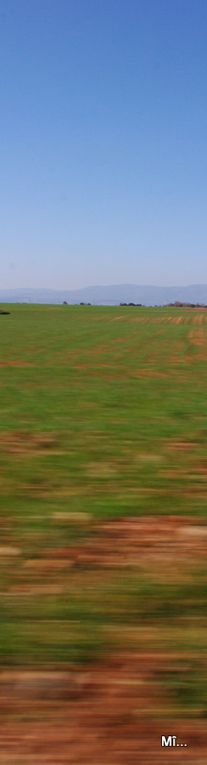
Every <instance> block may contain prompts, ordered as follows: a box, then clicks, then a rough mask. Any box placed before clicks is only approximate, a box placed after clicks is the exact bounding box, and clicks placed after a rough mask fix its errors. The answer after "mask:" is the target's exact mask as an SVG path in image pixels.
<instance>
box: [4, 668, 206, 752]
mask: <svg viewBox="0 0 207 765" xmlns="http://www.w3.org/2000/svg"><path fill="white" fill-rule="evenodd" d="M158 661H159V657H158ZM154 664H155V662H154V657H153V656H151V655H145V656H143V657H140V655H139V656H134V657H133V658H132V656H131V657H129V656H120V657H119V658H117V659H114V660H113V661H112V660H111V661H110V662H108V663H107V665H106V666H104V665H99V666H96V667H94V668H93V669H92V670H90V671H89V670H88V671H85V672H82V673H81V672H80V671H79V672H78V671H77V672H76V673H74V676H73V677H71V675H70V674H69V675H68V676H67V673H65V675H66V679H65V680H64V678H63V675H64V673H62V675H61V678H60V674H59V675H57V679H56V680H55V677H54V675H53V676H52V677H51V675H50V679H48V681H47V678H46V676H45V674H42V676H41V674H40V673H39V675H38V678H37V679H36V682H34V678H32V676H31V675H30V676H28V674H27V676H25V675H24V673H19V676H18V683H19V685H18V688H17V687H16V686H15V683H16V685H17V678H16V677H15V676H13V678H12V675H11V674H10V676H9V677H7V676H6V675H5V676H4V683H3V684H2V683H1V684H0V707H1V718H2V721H1V725H0V735H1V751H0V763H2V765H3V763H10V765H12V764H13V763H14V764H15V765H23V763H25V764H27V763H35V764H36V763H39V764H40V765H41V763H48V765H56V764H57V763H71V765H75V763H77V764H78V763H79V765H125V764H126V763H127V765H137V763H140V765H141V764H142V763H143V764H144V765H151V762H152V759H153V762H155V763H157V765H158V763H160V762H161V759H162V757H163V759H164V762H165V763H167V765H168V763H170V762H171V761H172V757H173V761H175V762H176V763H179V765H181V763H183V761H184V762H187V763H194V764H195V763H197V765H201V763H203V765H204V763H205V762H206V761H207V760H206V758H207V736H206V723H205V720H190V719H183V720H179V719H175V718H174V717H173V715H172V716H171V718H169V717H167V718H166V717H165V710H164V709H163V708H162V710H160V713H159V704H160V700H159V694H158V692H157V690H156V691H155V689H154V690H153V687H152V686H151V682H150V678H151V674H152V670H153V668H154ZM12 684H13V696H12V701H11V691H12ZM2 685H3V690H2ZM9 717H10V720H9ZM161 735H176V736H177V738H178V742H180V743H187V747H186V748H183V749H179V748H177V749H175V750H174V751H173V752H172V750H171V749H167V748H165V750H163V749H162V748H161V743H160V737H161Z"/></svg>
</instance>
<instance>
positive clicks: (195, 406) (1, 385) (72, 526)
mask: <svg viewBox="0 0 207 765" xmlns="http://www.w3.org/2000/svg"><path fill="white" fill-rule="evenodd" d="M0 322H1V333H0V534H1V542H0V570H1V581H2V592H1V595H0V599H1V635H0V662H1V666H3V665H9V664H12V665H15V664H18V665H19V664H22V663H23V662H24V661H25V662H26V663H29V664H31V665H38V664H39V663H40V664H41V663H46V662H47V661H48V662H49V664H51V663H53V664H55V665H57V664H58V663H59V662H60V663H61V662H76V661H84V662H85V661H91V659H92V658H94V659H96V658H97V656H99V655H100V652H106V651H107V650H109V649H110V646H111V640H112V643H113V641H114V638H113V639H112V637H111V636H112V633H113V630H114V627H117V630H118V629H121V625H122V624H123V623H124V624H125V625H126V626H127V625H128V626H129V627H130V625H136V626H139V625H140V626H141V625H144V624H145V623H151V624H152V626H154V625H156V624H157V627H158V631H159V630H160V645H162V630H163V625H164V626H165V625H170V624H172V630H173V629H174V627H175V625H176V624H178V625H179V629H180V621H179V620H180V619H181V617H182V618H183V619H189V620H190V625H191V627H193V625H194V624H196V620H198V619H202V618H206V614H207V590H206V572H205V565H204V562H203V564H202V565H203V569H204V570H203V569H202V582H200V580H199V579H198V577H197V578H196V575H195V574H193V576H192V580H191V582H190V583H189V582H188V583H187V584H186V582H185V581H180V583H179V586H178V585H177V583H173V584H170V583H168V582H166V583H165V584H160V581H159V577H158V578H156V577H154V578H153V577H152V576H151V574H150V572H149V575H148V576H145V577H144V578H143V577H141V574H137V573H136V575H135V574H134V572H133V571H132V572H131V573H127V575H126V577H125V575H124V576H123V574H122V575H120V580H119V584H118V583H117V579H116V577H115V575H114V572H113V568H112V569H111V570H110V568H109V573H110V578H111V583H110V586H109V584H108V579H107V572H106V570H102V572H101V574H100V576H101V586H100V583H99V580H98V574H97V578H96V573H93V577H92V579H91V583H90V563H89V565H88V568H87V566H86V568H85V571H84V568H83V571H82V570H81V569H80V571H79V568H78V567H77V570H76V567H75V569H74V570H73V568H72V569H70V567H68V566H67V561H66V564H65V568H64V559H63V564H62V563H61V564H60V567H59V568H58V567H57V560H58V559H59V558H60V560H61V551H63V550H64V548H67V549H68V550H69V551H71V555H73V554H74V556H75V554H76V553H75V551H76V548H77V547H80V545H84V544H85V542H87V543H88V544H89V546H90V545H96V538H97V540H98V539H99V527H100V524H102V523H103V521H104V520H107V519H115V518H117V519H118V518H121V517H127V516H129V517H131V516H133V517H134V516H137V517H142V516H144V517H147V516H150V517H152V516H153V515H155V516H159V517H167V516H168V515H170V516H173V515H174V516H181V517H183V516H186V517H188V516H189V519H190V518H194V519H195V516H196V518H197V523H198V524H200V523H201V524H202V525H205V524H206V497H207V494H206V488H207V457H206V445H207V402H206V379H207V377H206V373H207V314H206V313H205V312H203V313H199V312H197V311H192V310H187V309H186V310H180V309H176V310H175V309H174V310H173V309H172V308H171V309H170V308H166V309H150V308H139V309H136V308H113V307H111V308H108V307H107V308H101V307H100V308H95V307H81V308H80V307H71V306H27V305H25V306H24V305H22V306H21V305H12V306H11V315H10V316H2V317H0ZM58 513H59V514H60V519H59V520H58ZM79 513H86V514H87V513H88V514H90V518H91V521H90V522H89V524H88V525H87V524H86V525H84V523H82V522H81V521H79V520H78V517H79V518H80V516H78V514H79ZM61 514H62V516H61ZM63 514H65V521H64V520H61V517H62V518H64V516H63ZM76 514H77V522H74V521H73V522H72V523H70V515H71V518H72V516H74V517H75V516H76ZM189 522H190V520H189ZM3 547H7V548H9V547H14V548H16V549H17V551H18V554H17V555H16V557H13V558H12V553H11V555H10V553H9V550H8V551H7V555H6V556H5V555H4V554H3V552H2V548H3ZM73 551H74V553H73ZM47 559H48V560H50V565H49V564H48V568H47V566H46V567H45V568H44V561H45V560H47ZM74 559H75V558H74ZM51 560H52V561H53V565H52V564H51ZM28 561H29V564H30V566H27V562H28ZM35 561H37V564H38V563H39V569H38V565H37V567H36V568H35V565H34V568H32V565H33V564H34V562H35ZM198 562H199V555H198ZM61 566H62V568H61ZM166 567H167V563H166ZM43 586H45V587H48V591H49V588H50V587H51V588H54V589H55V587H56V588H57V592H58V593H59V594H58V595H57V597H55V598H54V597H53V595H50V594H48V595H47V594H46V595H44V596H43V595H42V596H41V587H43ZM35 587H36V588H37V590H38V588H39V591H40V595H38V597H36V596H35V594H34V591H35ZM15 588H16V594H15ZM119 625H120V626H119ZM181 631H182V625H181ZM114 634H115V633H114ZM116 635H117V633H116ZM116 641H118V638H117V636H116V640H115V642H114V647H115V648H116V646H117V645H118V642H117V644H116ZM121 642H123V641H121ZM206 648H207V646H206V644H204V648H203V650H204V652H205V650H206ZM184 649H185V641H184ZM196 671H197V670H196ZM194 674H195V672H194ZM193 677H194V675H193ZM176 678H177V679H176ZM166 682H167V683H168V684H169V686H170V684H171V680H170V681H169V678H168V680H166ZM173 682H175V687H176V688H177V689H178V688H179V687H180V682H181V681H180V675H179V672H178V674H177V675H176V673H175V674H174V681H173ZM183 682H184V681H183ZM192 682H194V681H193V680H192ZM195 683H196V681H195ZM202 683H203V680H202ZM181 685H182V683H181ZM173 688H174V686H173ZM183 688H184V690H183V691H182V693H183V695H182V694H181V695H182V699H183V704H185V703H186V705H187V701H186V699H188V694H191V690H190V691H189V686H188V684H187V686H186V685H185V682H184V686H183ZM173 692H174V690H173ZM204 697H205V691H203V684H202V698H203V699H204ZM193 698H194V696H193ZM196 699H197V696H196ZM203 703H204V701H203ZM196 705H197V701H196V700H195V706H196Z"/></svg>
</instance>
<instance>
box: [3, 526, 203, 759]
mask: <svg viewBox="0 0 207 765" xmlns="http://www.w3.org/2000/svg"><path fill="white" fill-rule="evenodd" d="M79 520H80V521H81V519H79ZM88 521H90V518H89V519H88ZM94 532H95V533H94V535H93V539H91V540H90V538H86V540H85V541H83V543H82V544H81V545H79V546H77V547H76V549H74V547H73V548H72V547H71V548H70V547H66V548H62V547H61V548H59V549H55V550H54V551H52V550H51V549H49V550H48V553H46V550H44V557H42V558H39V559H38V560H35V561H32V560H31V561H29V560H28V561H26V565H27V566H28V564H29V563H31V566H32V563H34V564H35V565H36V566H37V572H38V573H39V574H40V575H41V570H39V571H38V569H41V564H43V565H46V567H48V571H49V575H50V564H52V566H54V567H55V583H56V585H57V583H58V566H59V564H61V565H62V564H63V565H65V564H66V565H68V564H69V566H71V567H72V568H71V569H70V571H71V577H72V582H73V585H75V584H76V586H80V585H81V582H82V583H83V585H84V586H87V582H88V585H89V586H90V580H91V585H92V587H93V586H94V583H95V585H96V586H98V583H100V582H101V581H103V577H104V581H105V582H106V581H109V582H112V581H113V572H114V573H115V572H116V571H117V572H119V571H121V570H122V571H123V568H125V570H126V569H127V568H131V569H132V570H133V569H136V568H137V567H138V568H140V569H141V570H142V569H143V571H144V572H146V573H147V574H150V573H153V571H154V570H155V569H156V576H157V574H159V575H160V576H161V577H162V576H164V579H165V580H166V579H168V580H169V578H172V579H173V580H175V579H176V577H177V576H178V580H179V581H180V574H179V567H180V566H181V567H182V566H183V571H184V572H185V574H186V573H187V572H188V574H189V576H190V575H191V573H192V570H193V566H198V564H199V562H201V564H202V560H203V561H204V562H205V559H206V553H207V526H205V525H204V524H202V523H201V521H198V519H196V518H192V519H189V518H187V517H180V516H174V517H162V516H157V517H155V516H151V517H148V518H146V516H145V517H141V518H133V517H132V518H123V519H118V520H111V521H104V522H102V523H101V524H99V525H98V526H97V528H94ZM24 565H25V564H23V568H24ZM33 573H34V572H33ZM28 577H29V571H28ZM107 578H109V579H107ZM32 582H33V584H34V577H33V574H32ZM46 584H47V579H46V581H45V578H44V581H43V582H42V584H41V580H40V585H41V586H43V587H44V586H45V585H46ZM50 584H51V582H50ZM40 592H41V587H40ZM115 607H116V604H114V608H115ZM140 627H141V631H142V625H140V626H139V625H138V628H139V630H140ZM204 627H205V625H204ZM178 628H179V627H178ZM201 628H202V625H201ZM153 629H154V630H156V626H154V628H153V627H152V625H150V624H149V625H148V626H147V627H146V626H145V627H144V625H143V632H142V638H141V640H140V642H138V638H136V634H135V632H136V631H135V632H134V637H133V641H131V645H132V642H133V647H132V650H130V627H127V626H126V627H125V625H123V627H122V625H118V626H115V630H116V633H117V634H116V642H117V635H121V633H122V632H123V633H124V630H126V631H128V632H127V634H126V636H125V638H124V640H125V644H126V642H127V645H128V649H127V651H126V650H124V648H123V643H122V646H121V640H120V647H117V653H116V656H114V655H113V649H112V651H111V656H108V657H106V658H105V659H104V660H102V661H97V663H96V664H93V665H92V666H88V668H81V667H76V669H74V667H71V668H70V667H63V669H62V671H61V672H60V671H57V672H54V671H50V672H49V671H42V670H41V671H39V672H35V671H33V672H32V671H30V672H28V671H27V672H26V671H25V670H24V669H23V668H22V669H19V671H18V672H17V671H16V670H15V671H12V670H10V671H7V670H6V669H5V671H4V672H1V673H0V715H1V722H0V740H1V747H0V763H1V765H6V763H9V765H24V764H25V765H29V764H30V763H31V764H32V765H43V764H44V763H47V765H58V763H62V765H66V763H71V765H76V764H77V765H137V764H139V763H140V765H142V763H143V765H151V763H152V762H154V763H155V764H156V765H158V763H160V762H161V761H162V759H163V761H164V762H165V763H166V764H167V765H169V764H170V763H171V762H172V759H173V761H174V762H176V764H177V765H181V763H183V762H186V763H190V764H191V765H204V764H205V763H206V762H207V735H206V720H205V719H204V713H205V710H202V708H201V710H199V711H198V719H196V718H195V717H194V718H192V719H190V716H189V718H187V717H186V715H185V717H182V715H181V717H180V718H179V716H178V713H177V716H176V717H175V709H176V706H174V705H173V700H172V698H171V695H170V693H169V690H168V689H167V687H165V686H164V685H163V683H162V677H163V673H164V675H165V673H166V672H169V671H170V669H171V667H172V666H174V667H175V666H176V665H177V664H178V667H179V665H180V661H182V663H183V661H184V660H183V652H179V651H178V650H177V649H175V648H173V637H172V635H171V631H170V628H169V636H168V638H166V642H165V647H164V643H163V645H160V643H159V642H158V643H157V647H156V638H155V634H154V633H153ZM160 630H161V626H160V625H159V626H158V632H157V640H159V636H160V635H161V632H160ZM131 631H132V632H133V628H131ZM124 640H123V642H124ZM117 646H118V644H117ZM184 656H185V662H184V663H186V666H187V664H188V665H189V666H190V662H191V661H194V657H195V652H192V650H190V649H187V648H186V650H185V653H184ZM202 660H203V659H202ZM204 663H205V657H204ZM161 735H166V736H168V735H176V736H177V738H178V742H180V743H187V745H188V746H187V747H185V748H184V747H183V748H181V747H177V748H175V749H173V751H172V749H170V748H165V749H162V747H161V743H160V737H161Z"/></svg>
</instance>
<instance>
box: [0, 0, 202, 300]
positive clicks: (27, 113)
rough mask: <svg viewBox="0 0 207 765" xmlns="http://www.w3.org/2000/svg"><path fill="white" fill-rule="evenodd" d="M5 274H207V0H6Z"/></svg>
mask: <svg viewBox="0 0 207 765" xmlns="http://www.w3.org/2000/svg"><path fill="white" fill-rule="evenodd" d="M0 67H1V76H0V109H1V120H0V125H1V126H0V134H1V141H0V161H1V182H0V205H1V226H0V250H1V268H0V286H1V288H10V287H11V288H13V287H25V286H27V287H49V288H53V287H54V288H68V289H71V288H76V287H81V286H86V285H89V284H112V283H113V284H115V283H119V284H120V283H122V282H127V283H132V282H134V283H137V284H138V283H139V284H146V283H150V284H160V285H167V284H169V285H170V284H188V283H193V282H196V283H202V282H207V257H206V254H207V223H206V213H207V151H206V142H207V79H206V76H207V3H206V1H205V0H193V1H192V0H173V1H172V2H168V3H167V2H166V0H136V1H135V0H29V2H28V0H18V2H16V0H1V4H0Z"/></svg>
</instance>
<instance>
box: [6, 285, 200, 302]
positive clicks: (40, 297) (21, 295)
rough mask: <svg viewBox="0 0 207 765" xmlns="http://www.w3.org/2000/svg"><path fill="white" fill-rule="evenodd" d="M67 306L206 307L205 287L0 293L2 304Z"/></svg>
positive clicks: (89, 288) (26, 289) (126, 287)
mask: <svg viewBox="0 0 207 765" xmlns="http://www.w3.org/2000/svg"><path fill="white" fill-rule="evenodd" d="M64 300H66V301H67V302H68V303H71V304H72V303H80V302H81V301H82V302H86V303H88V302H90V303H93V304H95V305H119V303H120V302H126V303H129V302H133V303H142V304H143V305H146V306H147V305H148V306H150V305H163V304H166V303H171V302H174V301H176V300H180V301H182V302H187V303H207V284H191V285H189V286H186V287H159V286H158V287H156V286H152V285H136V284H115V285H110V286H97V287H84V288H82V289H78V290H67V289H65V290H49V289H30V288H25V289H16V290H0V301H1V302H2V303H3V302H4V303H6V302H8V303H14V302H17V303H19V302H20V303H25V302H26V303H27V302H28V303H63V301H64Z"/></svg>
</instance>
